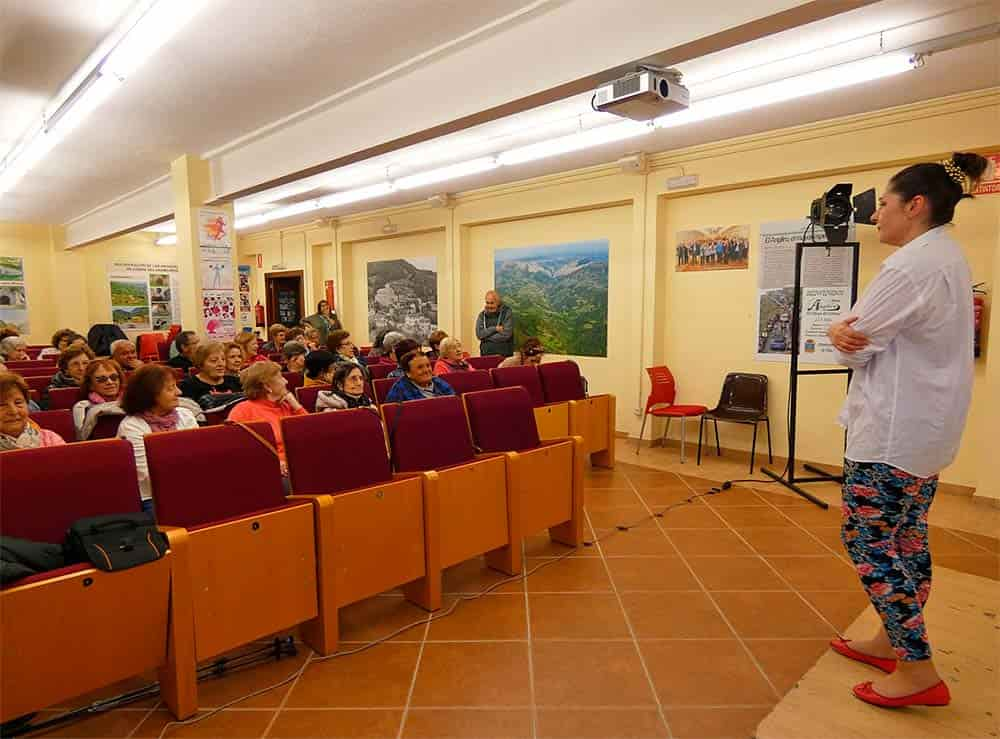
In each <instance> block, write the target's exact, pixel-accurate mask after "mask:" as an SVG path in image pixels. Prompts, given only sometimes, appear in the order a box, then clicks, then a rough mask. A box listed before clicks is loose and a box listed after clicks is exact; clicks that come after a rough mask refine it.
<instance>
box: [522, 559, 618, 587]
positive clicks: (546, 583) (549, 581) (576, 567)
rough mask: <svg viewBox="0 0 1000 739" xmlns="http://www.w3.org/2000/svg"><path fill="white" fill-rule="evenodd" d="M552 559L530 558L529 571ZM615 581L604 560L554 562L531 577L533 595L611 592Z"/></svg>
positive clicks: (529, 583) (529, 582) (527, 561)
mask: <svg viewBox="0 0 1000 739" xmlns="http://www.w3.org/2000/svg"><path fill="white" fill-rule="evenodd" d="M546 561H551V560H543V559H526V560H525V561H524V568H525V570H530V569H532V568H534V567H535V566H537V565H538V564H540V563H542V562H546ZM610 590H611V581H610V580H609V579H608V573H607V571H606V570H605V569H604V563H603V562H602V561H601V560H600V559H593V558H586V557H576V558H572V557H571V558H569V559H564V560H562V561H561V562H554V563H553V564H551V565H548V566H547V567H544V568H542V569H541V570H539V571H538V572H536V573H534V574H533V575H529V576H528V591H529V592H532V593H573V592H581V591H588V592H597V591H600V592H609V591H610Z"/></svg>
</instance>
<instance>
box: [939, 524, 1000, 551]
mask: <svg viewBox="0 0 1000 739" xmlns="http://www.w3.org/2000/svg"><path fill="white" fill-rule="evenodd" d="M930 543H931V555H932V556H935V557H936V556H940V555H957V556H963V555H972V556H982V555H984V554H988V553H989V552H984V551H983V549H982V547H979V546H976V545H975V544H974V543H972V542H969V541H966V540H965V539H962V538H959V537H958V536H956V535H955V534H953V533H951V532H950V531H948V530H947V529H943V528H940V527H938V526H931V527H930Z"/></svg>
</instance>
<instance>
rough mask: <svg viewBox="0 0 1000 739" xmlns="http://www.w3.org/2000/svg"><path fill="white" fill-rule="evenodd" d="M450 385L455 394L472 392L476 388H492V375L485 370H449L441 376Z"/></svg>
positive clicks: (476, 389)
mask: <svg viewBox="0 0 1000 739" xmlns="http://www.w3.org/2000/svg"><path fill="white" fill-rule="evenodd" d="M443 379H444V381H445V382H447V383H448V384H449V385H451V387H452V389H453V390H454V391H455V395H464V394H465V393H474V392H476V391H478V390H492V389H493V377H492V376H491V375H490V373H489V372H487V371H486V370H472V371H470V372H449V373H448V375H447V376H446V377H444V378H443Z"/></svg>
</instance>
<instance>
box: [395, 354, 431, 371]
mask: <svg viewBox="0 0 1000 739" xmlns="http://www.w3.org/2000/svg"><path fill="white" fill-rule="evenodd" d="M418 357H426V355H425V354H424V353H423V352H422V351H420V349H414V350H413V351H409V352H407V353H406V354H404V355H403V356H402V357H400V358H399V366H400V367H402V368H403V371H404V372H409V371H410V365H411V364H413V360H414V359H417V358H418ZM428 361H429V360H428Z"/></svg>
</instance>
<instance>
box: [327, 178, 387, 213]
mask: <svg viewBox="0 0 1000 739" xmlns="http://www.w3.org/2000/svg"><path fill="white" fill-rule="evenodd" d="M394 189H395V188H394V187H393V185H392V183H391V182H379V183H378V184H375V185H369V186H368V187H359V188H357V189H356V190H344V191H343V192H335V193H333V194H332V195H326V196H324V197H322V198H320V199H319V200H318V201H317V202H319V207H321V208H333V207H335V206H338V205H347V204H348V203H356V202H358V201H359V200H371V199H372V198H377V197H381V196H382V195H388V194H389V193H391V192H392V191H393V190H394Z"/></svg>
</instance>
